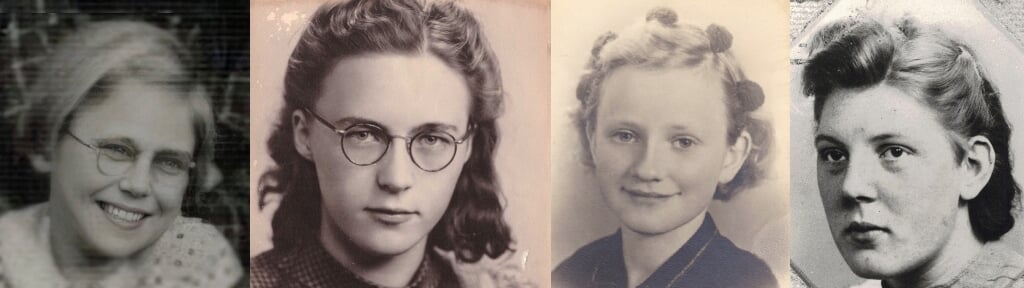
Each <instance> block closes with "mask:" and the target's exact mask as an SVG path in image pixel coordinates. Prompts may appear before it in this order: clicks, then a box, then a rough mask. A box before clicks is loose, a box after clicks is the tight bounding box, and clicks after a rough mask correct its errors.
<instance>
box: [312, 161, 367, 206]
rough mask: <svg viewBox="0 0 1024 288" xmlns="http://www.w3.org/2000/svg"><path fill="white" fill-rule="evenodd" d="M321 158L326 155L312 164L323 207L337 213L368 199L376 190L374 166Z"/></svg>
mask: <svg viewBox="0 0 1024 288" xmlns="http://www.w3.org/2000/svg"><path fill="white" fill-rule="evenodd" d="M323 158H327V157H320V159H316V161H314V163H315V164H314V166H315V167H316V173H317V179H318V181H319V183H318V184H319V187H320V194H321V196H322V197H323V205H324V207H325V208H327V209H328V210H330V211H332V213H337V212H341V211H343V210H345V209H347V207H356V206H360V205H362V204H364V203H366V202H367V201H369V200H368V199H369V197H370V196H371V195H372V194H373V193H374V192H373V191H375V190H376V179H377V178H376V175H375V174H374V173H373V171H374V169H372V168H373V167H374V166H367V167H359V166H355V165H353V164H351V163H348V162H347V161H348V160H345V159H335V158H331V159H323ZM342 161H345V162H342Z"/></svg>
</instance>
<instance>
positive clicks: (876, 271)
mask: <svg viewBox="0 0 1024 288" xmlns="http://www.w3.org/2000/svg"><path fill="white" fill-rule="evenodd" d="M849 253H851V254H846V253H844V254H843V259H844V260H846V265H848V266H850V270H851V271H853V274H857V276H860V277H863V278H868V279H889V278H893V277H896V276H897V275H899V274H901V272H902V271H903V270H904V269H902V268H901V267H900V265H898V263H894V261H895V259H891V258H888V257H885V255H880V254H879V253H878V252H876V251H858V252H849Z"/></svg>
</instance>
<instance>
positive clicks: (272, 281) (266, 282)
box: [249, 248, 289, 288]
mask: <svg viewBox="0 0 1024 288" xmlns="http://www.w3.org/2000/svg"><path fill="white" fill-rule="evenodd" d="M288 254H289V252H288V251H283V249H278V248H274V249H270V251H267V252H263V253H261V254H260V255H256V257H253V258H252V259H250V260H249V264H250V273H249V274H250V277H251V278H250V279H249V284H250V285H252V287H254V288H260V287H278V286H279V283H282V282H283V281H281V280H282V278H284V275H283V273H282V271H284V270H283V269H278V267H277V265H278V264H279V263H281V261H283V260H284V259H285V255H288Z"/></svg>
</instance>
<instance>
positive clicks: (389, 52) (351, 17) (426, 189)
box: [252, 0, 529, 287]
mask: <svg viewBox="0 0 1024 288" xmlns="http://www.w3.org/2000/svg"><path fill="white" fill-rule="evenodd" d="M288 63H289V65H288V69H287V71H286V73H285V79H284V82H285V85H284V86H285V88H284V100H285V101H284V103H285V105H284V107H283V108H282V110H281V114H280V118H279V119H278V122H277V126H276V127H274V131H273V132H272V134H271V137H270V139H269V141H268V149H269V150H270V153H271V155H270V156H271V158H272V159H273V160H274V162H275V163H276V164H277V168H276V170H272V171H270V172H268V173H266V174H264V175H263V177H262V179H261V182H260V184H261V187H260V192H261V195H263V196H266V195H267V194H268V193H281V194H282V195H283V197H282V200H281V203H280V206H279V208H278V209H277V211H276V212H275V214H274V216H273V217H274V218H273V221H272V229H273V245H274V248H273V249H272V250H270V251H268V252H266V253H263V254H261V255H259V256H257V257H256V258H254V259H253V260H252V263H253V266H252V277H253V278H252V284H253V286H254V287H382V286H383V287H481V286H485V287H486V286H487V285H491V284H497V285H498V286H500V287H509V286H512V287H516V286H525V285H529V283H528V282H527V281H525V280H524V278H523V276H522V275H521V274H518V273H517V272H516V271H518V270H515V269H462V268H465V267H467V266H465V265H462V264H472V263H476V264H479V263H485V262H488V263H489V262H490V261H491V260H490V259H484V258H501V257H499V256H501V255H508V254H509V253H506V252H510V251H511V246H512V244H513V243H512V238H511V232H510V230H509V226H508V225H507V224H506V223H505V220H504V219H503V207H502V203H501V200H500V197H501V194H500V191H499V186H498V183H497V179H496V173H495V167H494V161H493V157H494V152H495V148H496V144H497V141H498V137H499V136H498V129H497V125H496V119H497V117H498V116H499V114H500V112H501V106H502V98H503V93H502V83H501V77H500V75H499V68H498V63H497V60H496V58H495V57H494V55H493V52H492V51H491V50H490V48H489V47H488V44H487V41H486V40H485V38H484V35H483V34H482V32H481V29H480V27H479V25H478V24H477V22H476V20H475V19H474V18H473V16H472V14H471V13H470V12H469V11H466V10H465V9H463V8H461V7H459V6H457V5H456V4H454V3H452V2H447V1H439V2H431V3H428V4H421V3H420V2H419V1H413V0H385V1H359V0H356V1H351V2H348V3H339V4H328V5H324V6H322V7H320V9H319V10H317V11H316V12H315V13H314V14H313V15H312V16H311V17H310V21H309V25H308V27H307V28H306V30H305V31H304V33H303V34H302V36H301V38H300V39H299V42H298V45H297V46H296V47H295V49H294V51H293V52H292V55H291V58H290V59H289V61H288ZM499 263H500V262H499ZM474 268H480V267H479V266H474ZM480 272H483V273H480Z"/></svg>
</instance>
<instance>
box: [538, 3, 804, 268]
mask: <svg viewBox="0 0 1024 288" xmlns="http://www.w3.org/2000/svg"><path fill="white" fill-rule="evenodd" d="M748 2H750V1H747V2H743V1H724V2H722V1H716V2H707V3H696V1H630V2H620V1H555V2H554V3H552V5H553V7H552V19H553V20H552V21H553V23H552V48H551V49H552V55H553V59H552V69H551V70H552V85H551V94H552V96H551V99H552V100H551V103H552V107H551V126H552V139H551V143H552V147H551V149H552V164H551V165H552V171H553V174H552V189H553V191H552V194H551V199H552V203H551V206H552V208H551V209H552V217H551V222H552V224H551V225H552V227H551V231H552V239H551V247H552V258H551V262H552V264H553V266H554V269H553V270H552V272H551V278H552V282H551V285H552V286H553V287H788V283H789V279H788V277H787V275H788V268H787V267H788V265H787V263H788V260H789V244H788V243H789V241H788V237H789V230H788V227H789V224H788V223H789V218H788V206H789V183H788V181H789V174H788V172H789V166H788V160H789V157H788V155H787V152H788V150H787V149H786V147H788V138H789V134H788V131H789V126H788V119H789V118H788V117H789V111H788V107H787V105H788V97H787V96H788V92H787V91H788V89H789V86H788V79H786V77H785V74H784V73H780V72H782V71H785V70H786V68H787V66H788V55H787V51H788V43H787V41H786V38H785V33H786V31H787V29H786V27H788V26H787V19H788V18H787V15H788V13H789V11H788V6H787V5H786V3H785V2H782V1H761V2H760V3H754V2H750V3H748Z"/></svg>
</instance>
